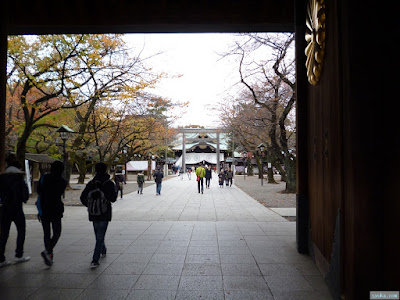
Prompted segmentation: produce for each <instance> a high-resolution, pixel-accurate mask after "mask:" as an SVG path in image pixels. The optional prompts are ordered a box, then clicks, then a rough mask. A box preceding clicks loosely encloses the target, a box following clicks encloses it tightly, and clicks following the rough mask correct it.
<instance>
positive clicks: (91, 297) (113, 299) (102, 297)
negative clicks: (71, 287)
mask: <svg viewBox="0 0 400 300" xmlns="http://www.w3.org/2000/svg"><path fill="white" fill-rule="evenodd" d="M129 291H130V290H121V289H102V290H100V291H99V290H97V289H87V290H84V291H83V292H82V293H81V294H80V295H79V297H78V298H72V299H77V300H123V299H126V297H127V296H128V293H129ZM40 299H46V300H47V299H49V298H40ZM56 299H57V300H58V299H64V298H63V297H60V298H55V300H56Z"/></svg>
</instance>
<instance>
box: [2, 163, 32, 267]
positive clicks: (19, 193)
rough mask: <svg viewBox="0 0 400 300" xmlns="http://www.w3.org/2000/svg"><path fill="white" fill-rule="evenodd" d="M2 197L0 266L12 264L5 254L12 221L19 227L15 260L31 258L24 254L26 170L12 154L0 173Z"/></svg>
mask: <svg viewBox="0 0 400 300" xmlns="http://www.w3.org/2000/svg"><path fill="white" fill-rule="evenodd" d="M0 198H1V204H2V207H1V209H2V216H1V225H0V226H1V227H0V228H1V233H0V268H1V267H4V266H7V265H9V264H11V262H10V261H8V260H6V258H5V256H4V252H5V248H6V244H7V240H8V235H9V233H10V227H11V223H12V222H14V223H15V226H16V227H17V232H18V233H17V248H16V250H15V259H14V261H15V262H24V261H28V260H29V259H30V257H29V256H23V254H24V242H25V233H26V221H25V214H24V211H23V209H22V203H26V202H27V201H28V199H29V191H28V186H27V185H26V183H25V180H24V172H22V171H21V164H20V163H19V162H18V161H17V160H16V158H15V156H14V155H12V156H10V157H9V158H7V169H6V171H5V173H3V174H1V175H0Z"/></svg>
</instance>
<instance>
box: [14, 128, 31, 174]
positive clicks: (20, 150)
mask: <svg viewBox="0 0 400 300" xmlns="http://www.w3.org/2000/svg"><path fill="white" fill-rule="evenodd" d="M29 135H30V133H29V131H28V130H26V125H25V129H24V132H23V133H22V135H21V136H20V137H19V139H18V142H17V149H16V152H17V154H16V156H17V160H18V161H19V163H20V164H21V166H22V169H23V170H25V153H26V142H27V141H28V138H29Z"/></svg>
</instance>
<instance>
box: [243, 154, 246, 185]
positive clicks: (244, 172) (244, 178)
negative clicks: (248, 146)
mask: <svg viewBox="0 0 400 300" xmlns="http://www.w3.org/2000/svg"><path fill="white" fill-rule="evenodd" d="M242 156H243V167H244V169H243V180H246V165H247V153H246V152H244V153H243V154H242Z"/></svg>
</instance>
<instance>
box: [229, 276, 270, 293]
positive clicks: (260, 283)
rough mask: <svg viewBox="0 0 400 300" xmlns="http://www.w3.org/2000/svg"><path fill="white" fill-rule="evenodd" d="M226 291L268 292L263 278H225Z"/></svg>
mask: <svg viewBox="0 0 400 300" xmlns="http://www.w3.org/2000/svg"><path fill="white" fill-rule="evenodd" d="M223 278H224V288H225V291H231V290H268V286H267V283H266V282H265V280H264V278H263V277H262V276H223Z"/></svg>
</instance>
